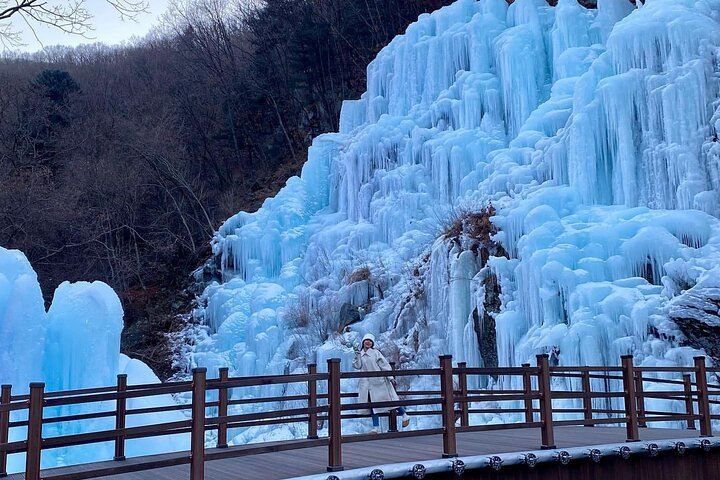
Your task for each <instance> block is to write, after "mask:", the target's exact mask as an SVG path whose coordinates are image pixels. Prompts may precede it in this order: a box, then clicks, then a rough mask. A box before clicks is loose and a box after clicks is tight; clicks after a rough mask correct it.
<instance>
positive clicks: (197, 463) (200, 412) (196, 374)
mask: <svg viewBox="0 0 720 480" xmlns="http://www.w3.org/2000/svg"><path fill="white" fill-rule="evenodd" d="M192 373H193V380H192V432H191V433H190V480H205V390H206V386H207V368H204V367H203V368H194V369H193V372H192Z"/></svg>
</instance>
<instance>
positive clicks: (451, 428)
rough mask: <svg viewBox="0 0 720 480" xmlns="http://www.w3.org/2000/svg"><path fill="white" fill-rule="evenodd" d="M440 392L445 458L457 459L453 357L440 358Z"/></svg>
mask: <svg viewBox="0 0 720 480" xmlns="http://www.w3.org/2000/svg"><path fill="white" fill-rule="evenodd" d="M440 391H441V395H442V418H443V454H442V456H443V458H453V457H457V456H458V453H457V439H456V438H455V392H454V385H453V371H452V355H442V356H441V357H440Z"/></svg>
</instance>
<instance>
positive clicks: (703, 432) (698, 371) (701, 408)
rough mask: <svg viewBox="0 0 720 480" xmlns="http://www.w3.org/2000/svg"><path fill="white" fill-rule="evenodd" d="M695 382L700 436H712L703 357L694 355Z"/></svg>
mask: <svg viewBox="0 0 720 480" xmlns="http://www.w3.org/2000/svg"><path fill="white" fill-rule="evenodd" d="M694 360H695V384H696V385H697V392H698V393H697V395H698V413H699V414H700V436H701V437H712V423H711V421H710V398H709V396H708V384H707V370H706V369H705V357H695V358H694Z"/></svg>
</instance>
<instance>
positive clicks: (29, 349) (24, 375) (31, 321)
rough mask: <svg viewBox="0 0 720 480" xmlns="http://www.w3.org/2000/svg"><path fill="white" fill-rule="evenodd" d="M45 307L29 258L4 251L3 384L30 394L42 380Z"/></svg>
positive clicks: (0, 254) (0, 288)
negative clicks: (36, 383)
mask: <svg viewBox="0 0 720 480" xmlns="http://www.w3.org/2000/svg"><path fill="white" fill-rule="evenodd" d="M46 323H47V322H46V317H45V304H44V303H43V297H42V292H41V291H40V284H39V283H38V281H37V275H36V274H35V271H34V270H33V269H32V267H31V266H30V262H28V261H27V258H25V255H23V254H22V253H21V252H19V251H17V250H7V249H4V248H2V247H0V338H2V341H3V345H4V346H3V348H2V349H0V383H2V384H5V385H7V384H9V385H13V386H15V387H16V389H17V391H18V393H27V390H28V385H29V383H30V382H31V381H33V380H36V379H39V378H41V375H42V358H43V351H44V343H45V329H46Z"/></svg>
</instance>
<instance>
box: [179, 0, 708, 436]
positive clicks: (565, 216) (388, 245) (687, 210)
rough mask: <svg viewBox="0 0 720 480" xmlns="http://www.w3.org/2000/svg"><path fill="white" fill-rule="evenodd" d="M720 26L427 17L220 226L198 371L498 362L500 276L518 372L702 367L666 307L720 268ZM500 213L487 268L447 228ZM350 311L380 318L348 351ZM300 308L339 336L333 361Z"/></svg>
mask: <svg viewBox="0 0 720 480" xmlns="http://www.w3.org/2000/svg"><path fill="white" fill-rule="evenodd" d="M719 22H720V2H718V0H679V1H678V0H648V1H646V2H645V4H644V5H643V6H642V8H635V7H634V6H633V5H631V4H630V3H629V2H628V1H626V0H600V1H599V2H598V8H597V10H588V9H585V8H583V7H581V6H580V5H578V4H577V2H576V1H575V0H560V1H559V2H558V5H557V7H550V6H549V5H547V4H546V3H545V2H544V1H543V0H517V1H515V2H513V3H512V5H510V6H508V5H507V3H506V2H505V1H504V0H482V1H475V0H458V1H457V2H455V3H454V4H453V5H451V6H449V7H445V8H443V9H441V10H439V11H437V12H435V13H433V14H431V15H424V16H422V17H421V18H420V19H419V20H418V21H417V22H416V23H414V24H413V25H411V26H410V27H409V28H408V30H407V32H406V33H405V35H401V36H399V37H397V38H395V39H394V40H393V41H392V42H391V43H390V45H388V46H387V47H386V48H385V49H384V50H383V51H382V52H380V54H379V55H378V57H377V58H376V59H375V60H374V61H373V62H372V63H371V64H370V65H369V66H368V85H367V92H366V93H365V94H363V96H362V97H361V98H360V99H359V100H354V101H348V102H345V104H344V106H343V109H342V113H341V119H340V125H341V127H340V133H339V134H331V135H325V136H321V137H319V138H318V139H316V140H315V142H314V144H313V147H312V149H311V150H310V156H309V161H308V163H307V165H306V167H305V169H304V170H303V173H302V175H301V177H300V178H293V179H291V180H289V181H288V184H287V186H286V187H285V189H283V190H282V191H281V192H280V193H279V194H278V196H277V197H275V198H274V199H269V200H267V201H266V203H265V204H264V205H263V207H262V208H261V209H260V210H259V211H258V212H256V213H254V214H248V213H240V214H238V215H236V216H235V217H233V218H231V219H229V220H228V221H227V222H226V223H225V224H224V225H223V226H222V228H221V229H220V230H219V232H218V233H217V235H216V237H215V239H214V240H213V248H214V251H215V254H216V255H218V256H219V257H220V259H221V263H222V267H223V281H222V282H220V283H216V284H213V285H211V286H209V287H208V288H207V290H206V291H205V294H204V297H203V301H204V302H205V303H206V306H204V307H203V308H200V309H198V311H197V312H196V315H197V316H198V318H201V319H204V321H205V322H206V324H207V325H208V328H207V330H206V332H205V333H203V334H202V337H201V338H200V339H199V342H198V346H197V347H196V349H195V352H194V354H193V356H192V359H191V362H192V363H194V364H202V365H207V366H211V367H216V366H220V365H227V366H230V367H231V369H232V371H233V372H234V373H245V372H254V373H269V372H278V371H280V370H283V369H285V370H288V369H289V370H293V369H302V367H303V366H302V364H301V361H303V360H306V359H309V360H313V359H317V360H320V361H321V360H323V359H325V358H327V357H328V355H330V354H332V355H340V356H342V355H344V354H345V353H346V352H347V351H348V350H347V349H348V347H347V344H348V343H352V342H353V341H354V340H355V338H356V337H357V336H358V335H361V334H362V333H364V332H366V331H372V332H373V333H375V334H379V335H380V340H379V343H380V344H381V345H383V346H384V347H385V348H386V349H387V351H388V352H391V353H392V354H393V355H394V356H395V359H397V360H400V361H401V362H402V364H403V365H406V366H415V365H416V366H423V365H431V364H435V363H436V362H437V355H438V354H442V353H451V354H453V355H454V356H455V358H457V359H462V360H466V361H468V362H469V364H470V365H482V364H483V363H484V359H483V358H482V356H481V355H480V354H479V352H478V336H477V335H475V334H474V333H475V332H474V325H473V322H474V317H476V316H477V314H478V312H482V309H483V298H484V295H485V292H484V287H483V283H482V279H483V278H485V276H486V275H490V274H492V275H495V276H496V277H497V278H498V281H499V282H500V286H501V290H502V293H501V307H500V310H499V312H495V313H493V315H494V319H495V321H496V333H497V345H496V354H497V361H498V362H499V363H500V364H501V365H516V364H520V363H523V362H526V361H533V360H534V356H535V355H536V354H538V353H545V352H548V351H549V350H550V349H552V348H553V347H555V348H557V349H559V350H560V356H559V362H560V363H563V364H577V363H589V364H597V363H602V364H617V363H618V360H619V356H620V355H621V354H626V353H630V354H633V355H635V357H636V362H637V363H643V364H649V365H659V364H686V363H688V362H689V359H690V357H691V356H692V355H693V354H695V353H697V352H695V351H693V350H692V349H689V348H686V347H682V342H683V341H684V340H685V339H684V338H683V335H682V333H681V332H680V331H679V330H678V328H677V326H676V325H674V324H673V322H672V321H669V320H668V315H667V309H668V308H669V307H668V305H669V302H671V300H672V299H673V298H674V297H676V296H677V295H679V294H680V293H681V292H682V291H683V290H684V289H686V288H688V287H692V286H693V285H694V284H695V283H696V282H697V281H698V279H699V278H701V276H702V275H704V274H705V272H707V271H709V270H711V269H712V268H715V267H716V266H717V265H718V264H719V263H720V254H719V253H718V252H719V251H720V250H719V247H720V235H719V234H720V224H718V220H717V217H718V215H719V214H720V192H719V191H718V189H717V185H718V181H719V180H720V146H719V145H720V143H718V137H717V132H718V127H720V100H719V95H718V91H719V86H720V85H719V82H720V71H719V70H718V64H720V53H719V52H720V50H719V46H720V23H719ZM490 202H492V204H493V206H494V208H495V209H496V210H497V214H496V215H495V217H494V218H493V222H494V223H495V225H496V226H497V227H498V228H499V230H500V232H499V233H498V234H497V235H496V237H495V239H496V240H497V241H499V242H500V243H501V244H502V245H503V247H504V249H505V251H507V253H508V256H507V257H505V256H502V257H491V258H489V259H488V261H487V262H486V263H485V264H483V262H482V261H480V259H479V257H478V256H477V255H476V254H474V253H472V251H468V250H466V249H464V248H462V245H460V244H457V243H453V242H451V241H449V240H448V239H447V238H443V237H441V236H440V233H441V231H442V229H443V228H445V227H446V226H447V224H448V220H447V219H448V218H452V216H453V214H454V212H458V211H462V210H464V209H470V210H473V209H479V208H481V207H482V206H486V205H488V204H489V203H490ZM363 272H364V273H363ZM360 273H363V276H361V275H359V274H360ZM359 279H360V280H361V281H358V280H359ZM298 302H299V303H298ZM347 304H350V305H352V306H355V307H357V308H358V309H359V310H358V311H359V312H360V318H359V320H360V321H358V322H356V323H353V325H352V326H350V328H349V330H350V332H349V333H344V334H342V335H341V334H340V333H339V332H340V331H341V330H342V327H343V326H344V325H338V324H337V320H338V316H339V312H340V311H341V307H342V306H343V305H347ZM298 305H301V306H303V308H304V310H303V309H302V308H301V309H300V310H301V311H304V312H305V313H308V312H309V313H313V312H315V313H316V314H317V315H319V316H320V317H322V318H325V319H327V322H328V323H331V324H332V328H331V329H330V331H329V332H324V333H325V335H321V337H320V340H317V339H316V344H315V345H312V341H313V338H314V337H312V336H309V334H308V335H305V333H307V332H308V330H307V329H306V328H305V327H303V328H300V329H298V328H295V327H296V326H297V319H298V318H302V317H301V316H298ZM292 322H295V323H292ZM333 322H334V323H333ZM291 326H292V327H293V328H291ZM298 332H301V333H302V332H305V333H303V334H302V335H301V334H299V333H298ZM303 335H305V336H303ZM322 342H324V345H322V346H320V345H319V344H320V343H322ZM308 344H310V345H309V346H308ZM486 420H488V421H491V420H492V419H486ZM243 438H245V439H246V438H248V437H247V435H246V436H245V437H243Z"/></svg>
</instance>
